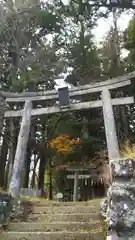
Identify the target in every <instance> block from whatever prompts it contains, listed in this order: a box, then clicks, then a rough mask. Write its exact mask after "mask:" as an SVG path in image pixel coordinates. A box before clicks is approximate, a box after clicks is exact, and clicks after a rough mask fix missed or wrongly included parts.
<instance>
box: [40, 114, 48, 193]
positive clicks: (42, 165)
mask: <svg viewBox="0 0 135 240" xmlns="http://www.w3.org/2000/svg"><path fill="white" fill-rule="evenodd" d="M42 120H43V122H42V142H41V150H40V165H39V177H38V188H39V189H41V192H42V195H44V176H45V167H46V151H47V126H46V121H45V120H44V118H43V119H42Z"/></svg>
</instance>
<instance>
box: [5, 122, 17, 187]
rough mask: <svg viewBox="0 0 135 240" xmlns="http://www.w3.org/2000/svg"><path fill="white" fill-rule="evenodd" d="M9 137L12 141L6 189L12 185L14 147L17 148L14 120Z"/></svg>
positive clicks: (10, 126) (10, 125)
mask: <svg viewBox="0 0 135 240" xmlns="http://www.w3.org/2000/svg"><path fill="white" fill-rule="evenodd" d="M9 137H10V140H9V154H8V163H7V168H6V173H5V185H4V188H5V189H7V188H8V186H9V184H10V180H11V175H12V169H13V160H14V146H15V142H14V140H15V139H14V122H13V119H10V124H9Z"/></svg>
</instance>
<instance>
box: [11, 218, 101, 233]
mask: <svg viewBox="0 0 135 240" xmlns="http://www.w3.org/2000/svg"><path fill="white" fill-rule="evenodd" d="M78 229H79V231H91V230H93V232H94V231H98V230H99V231H102V227H101V223H100V221H99V220H97V221H94V222H90V223H84V222H65V223H63V222H55V223H54V222H52V223H44V222H40V223H39V222H38V223H37V222H35V223H33V222H32V223H27V222H18V223H10V224H9V226H8V231H13V232H15V231H17V232H22V231H23V232H31V231H33V232H39V231H40V232H58V231H72V232H73V231H77V230H78Z"/></svg>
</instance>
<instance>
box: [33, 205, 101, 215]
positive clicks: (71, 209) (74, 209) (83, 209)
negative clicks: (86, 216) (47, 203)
mask: <svg viewBox="0 0 135 240" xmlns="http://www.w3.org/2000/svg"><path fill="white" fill-rule="evenodd" d="M96 212H98V213H99V210H98V209H97V207H95V206H94V207H91V206H67V207H61V206H60V207H41V206H38V207H34V208H33V213H34V214H35V213H36V214H37V213H49V214H53V213H55V214H56V213H63V214H64V213H66V214H67V213H96Z"/></svg>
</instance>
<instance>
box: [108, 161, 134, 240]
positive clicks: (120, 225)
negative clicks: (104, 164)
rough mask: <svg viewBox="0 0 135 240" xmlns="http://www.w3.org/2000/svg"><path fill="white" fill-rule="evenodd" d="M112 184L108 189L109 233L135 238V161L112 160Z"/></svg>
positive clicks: (125, 238) (128, 239)
mask: <svg viewBox="0 0 135 240" xmlns="http://www.w3.org/2000/svg"><path fill="white" fill-rule="evenodd" d="M111 166H112V174H113V181H112V185H111V186H110V188H109V190H108V209H107V212H106V213H107V219H108V229H109V235H111V234H112V233H113V232H116V233H117V236H118V239H122V240H135V161H133V160H131V159H126V160H120V161H112V164H111Z"/></svg>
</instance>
